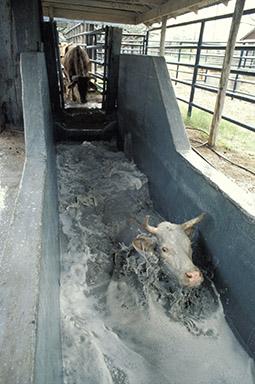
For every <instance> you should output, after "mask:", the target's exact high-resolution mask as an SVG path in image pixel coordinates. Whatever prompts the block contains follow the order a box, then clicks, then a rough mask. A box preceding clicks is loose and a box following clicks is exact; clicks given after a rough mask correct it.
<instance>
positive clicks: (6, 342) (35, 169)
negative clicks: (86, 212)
mask: <svg viewBox="0 0 255 384" xmlns="http://www.w3.org/2000/svg"><path fill="white" fill-rule="evenodd" d="M21 71H22V86H23V110H24V123H25V124H24V125H25V139H26V140H25V145H26V159H25V165H24V169H23V175H22V180H21V183H20V187H19V192H18V197H17V201H16V206H15V208H14V215H13V220H12V223H11V226H10V229H9V236H8V239H7V241H6V244H5V248H4V250H3V256H2V259H1V264H0V265H1V271H0V274H1V283H0V302H1V310H0V324H1V325H0V344H1V346H0V361H1V364H0V382H1V383H5V384H14V383H20V384H29V383H40V384H41V383H44V384H46V383H54V384H57V383H60V382H61V376H62V362H61V346H60V321H59V280H58V279H59V243H58V214H57V194H56V176H55V152H54V151H55V149H54V145H53V135H52V121H51V112H50V105H49V94H48V82H47V75H46V68H45V61H44V55H43V53H26V54H23V55H22V57H21Z"/></svg>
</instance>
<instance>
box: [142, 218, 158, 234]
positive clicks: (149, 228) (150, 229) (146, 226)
mask: <svg viewBox="0 0 255 384" xmlns="http://www.w3.org/2000/svg"><path fill="white" fill-rule="evenodd" d="M149 218H150V216H145V219H144V223H143V227H144V229H146V231H147V232H149V233H152V234H153V235H155V234H156V233H157V231H158V228H157V227H152V226H151V225H149Z"/></svg>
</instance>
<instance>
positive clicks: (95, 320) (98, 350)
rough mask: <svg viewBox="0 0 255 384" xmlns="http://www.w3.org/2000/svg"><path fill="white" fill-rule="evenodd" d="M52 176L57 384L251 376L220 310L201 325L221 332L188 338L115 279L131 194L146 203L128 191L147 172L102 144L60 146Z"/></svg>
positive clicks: (225, 382)
mask: <svg viewBox="0 0 255 384" xmlns="http://www.w3.org/2000/svg"><path fill="white" fill-rule="evenodd" d="M58 173H59V176H58V182H59V196H60V222H61V224H62V233H61V253H62V255H61V258H62V260H61V265H62V275H61V312H62V339H63V362H64V383H66V384H71V383H75V384H84V383H91V384H92V383H93V384H108V383H118V384H127V383H129V384H156V383H158V384H161V383H162V384H170V383H171V384H186V383H189V384H240V383H242V384H251V383H253V382H254V379H253V376H252V371H253V370H254V366H253V362H252V359H250V358H249V356H248V355H247V354H246V352H245V351H244V350H243V349H242V348H241V346H240V345H239V343H238V342H237V340H236V339H235V338H234V336H233V334H232V332H231V331H230V329H229V327H228V326H227V323H226V321H225V319H224V314H223V312H222V309H221V308H219V309H218V311H216V312H215V313H214V314H213V315H212V316H211V318H210V319H208V320H206V322H207V323H205V324H204V326H208V327H210V328H214V329H215V330H216V331H217V335H218V336H217V337H209V336H194V335H193V334H191V333H190V332H189V331H188V330H187V328H186V327H184V326H183V325H182V324H180V323H178V322H174V321H172V320H170V318H169V317H168V316H166V313H165V311H164V309H163V307H162V306H161V305H160V304H159V303H157V302H155V300H154V299H153V297H149V300H148V305H147V307H146V309H145V308H144V307H142V306H140V305H139V298H138V296H137V292H136V289H135V288H134V287H133V286H132V281H130V284H128V283H127V280H121V279H120V280H119V281H116V280H115V279H113V278H112V275H111V273H112V268H113V265H112V255H111V252H112V246H113V245H112V238H113V237H114V234H115V233H116V231H117V229H120V228H121V225H122V222H123V217H122V216H121V215H122V213H123V212H122V210H124V213H125V207H126V206H127V205H128V204H129V200H128V199H131V203H132V204H131V205H130V208H129V211H132V212H129V213H130V215H132V214H134V215H137V218H139V219H140V217H142V216H143V215H144V211H146V212H147V211H148V210H149V209H150V205H148V204H149V202H148V201H146V199H147V197H146V196H147V195H146V192H145V193H144V194H142V193H141V194H140V195H139V194H138V195H135V193H139V191H140V190H141V189H142V188H144V187H145V186H146V183H147V179H146V177H145V176H144V175H143V174H141V172H140V171H139V170H137V168H136V167H135V166H134V164H132V163H129V162H128V161H127V160H126V159H125V158H124V155H123V154H122V153H119V152H115V151H114V150H113V149H112V148H110V147H109V145H103V144H101V143H100V144H95V145H94V144H91V143H84V144H83V145H60V146H59V147H58ZM120 196H121V198H120ZM143 196H144V198H143ZM121 205H123V206H121ZM109 212H110V214H112V216H113V221H111V220H110V219H109V217H110V216H111V215H109ZM118 215H119V216H118ZM118 217H120V219H118Z"/></svg>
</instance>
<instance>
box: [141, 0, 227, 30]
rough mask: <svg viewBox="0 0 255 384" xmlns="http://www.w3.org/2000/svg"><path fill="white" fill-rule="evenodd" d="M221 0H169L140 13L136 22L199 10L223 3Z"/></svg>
mask: <svg viewBox="0 0 255 384" xmlns="http://www.w3.org/2000/svg"><path fill="white" fill-rule="evenodd" d="M221 2H222V1H221V0H218V1H217V0H169V1H167V2H166V3H164V4H162V5H160V6H158V7H156V8H154V9H151V10H150V11H147V12H145V13H143V14H142V15H138V16H137V18H136V23H137V24H139V23H148V22H152V21H155V20H160V19H161V18H162V17H163V16H168V17H175V16H179V15H181V14H184V13H186V12H190V11H194V10H198V9H200V8H204V7H208V6H210V5H215V4H219V3H221Z"/></svg>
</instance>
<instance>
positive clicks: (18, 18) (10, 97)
mask: <svg viewBox="0 0 255 384" xmlns="http://www.w3.org/2000/svg"><path fill="white" fill-rule="evenodd" d="M40 19H41V9H40V1H39V0H22V1H20V0H1V1H0V36H1V49H0V132H1V130H3V129H5V128H16V129H22V128H23V118H22V100H21V74H20V54H21V52H35V51H40V50H41V27H40Z"/></svg>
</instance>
